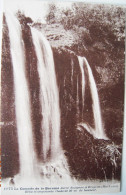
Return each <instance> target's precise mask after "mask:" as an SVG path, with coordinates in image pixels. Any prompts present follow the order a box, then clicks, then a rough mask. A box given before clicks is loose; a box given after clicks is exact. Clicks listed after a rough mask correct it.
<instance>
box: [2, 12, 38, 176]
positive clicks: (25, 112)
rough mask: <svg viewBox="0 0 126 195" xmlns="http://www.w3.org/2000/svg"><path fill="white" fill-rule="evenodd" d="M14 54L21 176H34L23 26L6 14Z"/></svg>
mask: <svg viewBox="0 0 126 195" xmlns="http://www.w3.org/2000/svg"><path fill="white" fill-rule="evenodd" d="M6 20H7V25H8V29H9V37H10V51H11V56H12V64H13V74H14V88H15V109H16V122H17V133H18V143H19V161H20V176H21V177H22V178H23V177H33V175H34V164H35V152H34V144H33V135H32V123H31V117H30V95H29V90H28V83H27V79H26V75H25V54H24V44H23V41H22V34H21V27H20V23H19V21H18V20H17V18H16V17H15V16H14V15H12V14H9V15H8V14H6Z"/></svg>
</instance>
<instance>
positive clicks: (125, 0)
mask: <svg viewBox="0 0 126 195" xmlns="http://www.w3.org/2000/svg"><path fill="white" fill-rule="evenodd" d="M10 1H11V0H10ZM40 1H42V0H40ZM49 1H51V0H49ZM62 1H64V2H65V1H73V0H62ZM76 1H77V0H76ZM80 1H81V2H86V3H104V4H116V5H123V6H124V7H125V8H126V0H80ZM2 9H3V0H0V54H1V37H2ZM0 62H1V55H0ZM125 62H126V58H125ZM0 65H1V63H0ZM125 78H126V71H125ZM124 116H125V117H124V137H123V138H124V140H123V159H122V185H121V186H122V187H121V192H120V193H112V194H108V193H107V194H104V195H126V85H125V112H124ZM69 194H70V193H69ZM69 194H68V195H69ZM66 195H67V194H66ZM77 195H78V194H77ZM96 195H97V194H96Z"/></svg>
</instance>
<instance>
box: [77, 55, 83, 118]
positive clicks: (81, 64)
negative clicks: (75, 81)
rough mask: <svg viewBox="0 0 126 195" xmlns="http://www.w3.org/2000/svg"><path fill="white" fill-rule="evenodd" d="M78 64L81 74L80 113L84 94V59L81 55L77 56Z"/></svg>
mask: <svg viewBox="0 0 126 195" xmlns="http://www.w3.org/2000/svg"><path fill="white" fill-rule="evenodd" d="M78 61H79V66H80V70H81V75H82V82H81V83H82V115H83V110H84V94H85V76H84V59H83V57H81V56H78Z"/></svg>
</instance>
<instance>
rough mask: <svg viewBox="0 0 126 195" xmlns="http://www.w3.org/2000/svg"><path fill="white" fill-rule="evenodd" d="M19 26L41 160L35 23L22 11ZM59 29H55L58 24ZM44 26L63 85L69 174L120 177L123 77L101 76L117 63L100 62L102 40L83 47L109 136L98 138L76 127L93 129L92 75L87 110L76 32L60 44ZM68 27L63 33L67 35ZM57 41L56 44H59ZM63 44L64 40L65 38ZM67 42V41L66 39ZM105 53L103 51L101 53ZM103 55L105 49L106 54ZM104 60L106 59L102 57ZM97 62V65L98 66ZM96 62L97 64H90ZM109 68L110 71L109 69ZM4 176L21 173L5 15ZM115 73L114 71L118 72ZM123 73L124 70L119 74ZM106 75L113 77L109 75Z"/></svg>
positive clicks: (63, 138) (61, 95)
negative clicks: (97, 52)
mask: <svg viewBox="0 0 126 195" xmlns="http://www.w3.org/2000/svg"><path fill="white" fill-rule="evenodd" d="M18 19H19V21H20V24H21V29H22V38H23V42H24V49H25V56H26V62H25V71H26V75H27V79H28V83H29V90H30V99H31V102H32V104H31V117H32V124H33V127H32V128H33V132H34V142H35V147H36V154H37V158H38V159H39V160H41V159H42V154H41V149H40V148H41V145H42V135H41V131H40V130H41V121H42V120H43V117H42V115H41V106H40V100H39V96H40V82H39V80H40V78H39V75H38V71H37V60H38V59H37V56H36V52H35V48H34V45H33V40H32V35H31V30H30V25H32V21H31V19H30V18H26V17H25V16H23V15H20V14H19V15H18ZM55 28H56V27H55ZM50 31H51V28H50V30H47V29H46V31H45V30H44V32H45V34H47V38H48V39H49V41H50V44H51V45H52V48H53V57H54V63H55V71H56V79H57V83H58V89H59V101H60V110H61V135H60V137H61V143H62V147H63V150H64V153H65V155H66V158H67V160H68V164H69V167H70V171H71V176H73V177H76V178H77V179H89V178H90V179H111V178H115V179H120V173H121V146H122V127H123V102H124V97H123V94H124V80H123V78H122V80H119V81H118V82H117V79H116V83H113V80H112V82H110V80H108V79H106V80H104V79H102V77H104V74H105V73H106V72H107V71H108V70H110V72H112V70H113V67H109V68H108V67H107V68H106V69H105V67H102V66H99V65H97V61H98V58H97V59H96V58H95V56H96V51H95V48H99V49H100V52H101V50H104V47H102V45H100V44H98V43H97V44H95V45H94V48H93V51H91V48H90V50H89V51H85V56H86V57H87V59H88V60H89V62H90V65H91V69H92V72H93V75H94V78H95V81H96V85H97V88H98V94H99V97H100V105H101V113H102V118H103V123H104V129H105V132H106V135H107V137H108V138H109V140H100V139H95V138H94V137H93V136H92V135H91V134H90V133H89V132H87V130H86V129H85V128H84V127H81V128H80V129H78V128H77V124H78V123H81V122H84V123H86V124H89V125H90V126H91V127H92V128H94V117H93V110H92V98H91V91H90V89H89V82H90V81H89V78H88V75H87V73H86V74H85V96H84V99H85V100H84V102H85V104H84V110H83V106H82V105H83V98H82V97H83V96H82V74H81V70H80V67H79V61H78V56H77V55H81V56H82V52H80V53H79V50H78V47H77V45H75V44H74V43H73V36H72V35H71V33H70V32H69V36H68V37H70V41H69V44H68V46H66V42H65V44H64V45H63V44H62V45H61V44H60V42H59V41H60V38H61V37H58V35H57V34H55V33H52V36H51V35H49V34H50V33H49V32H50ZM64 33H65V32H64V30H63V31H62V37H63V39H64V37H65V35H64ZM56 42H58V44H56ZM61 42H62V41H61ZM62 43H63V42H62ZM103 53H104V52H103ZM104 55H105V53H104ZM101 58H102V57H101ZM95 62H96V65H95ZM92 64H93V65H92ZM105 70H106V71H105ZM1 71H2V83H1V87H2V92H1V96H2V108H1V110H2V111H1V119H2V121H3V126H2V177H3V178H6V177H13V176H14V175H15V174H17V173H18V172H19V168H20V162H19V152H18V141H17V127H16V117H15V94H14V93H15V92H14V79H13V68H12V59H11V54H10V40H9V35H8V27H7V24H6V18H5V17H4V20H3V45H2V70H1ZM122 72H123V70H122ZM114 74H116V72H114ZM120 74H121V73H120ZM122 75H123V74H122ZM108 77H109V78H110V77H111V76H110V75H109V74H108Z"/></svg>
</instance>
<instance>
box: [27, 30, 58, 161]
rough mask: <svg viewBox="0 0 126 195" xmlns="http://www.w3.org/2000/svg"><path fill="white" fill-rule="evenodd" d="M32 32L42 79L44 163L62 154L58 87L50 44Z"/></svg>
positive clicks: (35, 31) (35, 32)
mask: <svg viewBox="0 0 126 195" xmlns="http://www.w3.org/2000/svg"><path fill="white" fill-rule="evenodd" d="M31 32H32V38H33V43H34V46H35V50H36V55H37V59H38V62H37V67H38V73H39V78H40V102H41V109H42V124H41V130H42V135H43V141H42V143H43V145H42V153H43V159H44V161H47V160H48V155H49V156H51V159H54V158H55V157H56V156H57V154H58V153H59V152H61V146H60V109H59V96H58V87H57V83H56V75H55V69H54V62H53V54H52V50H51V47H50V45H49V42H48V41H47V40H46V39H45V38H44V36H43V35H42V33H41V32H40V31H38V30H36V29H34V28H31Z"/></svg>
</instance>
